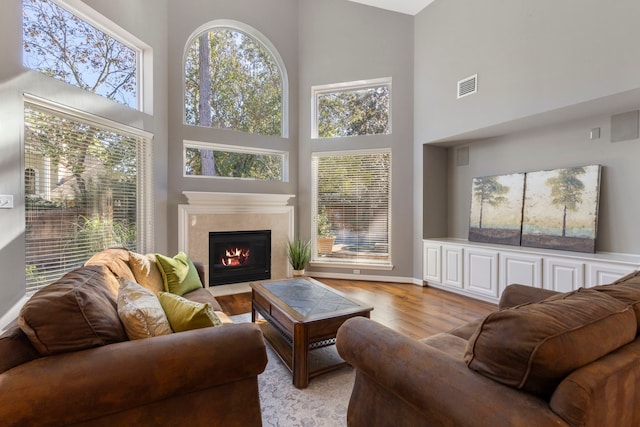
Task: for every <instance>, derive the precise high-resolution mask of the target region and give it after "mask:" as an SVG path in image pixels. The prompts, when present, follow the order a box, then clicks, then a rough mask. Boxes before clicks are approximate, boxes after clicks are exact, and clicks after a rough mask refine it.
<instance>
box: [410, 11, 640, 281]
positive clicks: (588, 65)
mask: <svg viewBox="0 0 640 427" xmlns="http://www.w3.org/2000/svg"><path fill="white" fill-rule="evenodd" d="M639 17H640V3H639V2H637V1H635V0H620V1H616V2H604V1H599V0H589V1H579V2H578V1H566V2H557V1H552V0H542V1H536V2H531V1H526V0H512V1H509V2H505V1H498V0H487V1H483V2H468V1H465V0H436V1H435V2H434V3H432V4H431V5H430V6H428V7H427V8H426V9H425V10H424V11H422V12H421V13H420V14H419V15H418V16H417V17H416V23H415V25H416V32H415V34H416V36H415V37H416V41H415V75H416V79H415V104H414V105H415V111H414V113H415V126H414V129H415V135H414V149H415V150H416V152H417V153H425V156H429V154H428V153H427V151H425V150H423V147H422V146H423V144H425V143H427V144H435V145H440V146H443V147H451V146H452V145H460V144H464V145H468V146H469V151H470V163H469V165H468V166H456V165H455V148H449V149H448V151H449V153H448V162H447V168H446V169H447V170H446V172H443V171H440V173H437V174H436V176H435V177H434V176H433V174H430V175H429V174H427V173H426V171H417V172H418V173H419V174H420V175H421V177H420V178H416V183H415V186H416V188H415V189H414V193H415V199H416V200H421V198H422V196H423V194H424V193H426V192H427V190H428V188H429V187H430V186H433V185H435V184H434V181H439V182H445V183H446V188H447V191H448V200H447V206H446V207H441V208H440V209H438V208H435V209H434V206H433V205H430V204H429V202H428V201H427V200H426V199H425V200H424V201H423V202H422V205H423V210H424V213H425V217H424V221H423V224H422V226H423V232H422V233H420V234H422V235H423V236H425V237H436V236H434V235H433V230H434V229H435V230H438V229H439V230H442V231H443V235H442V236H450V237H459V238H466V237H467V233H468V221H469V208H470V196H471V194H470V193H471V180H472V178H473V177H475V176H483V175H493V174H503V173H511V172H527V171H534V170H545V169H552V168H556V167H564V166H577V165H586V164H601V165H603V175H602V186H601V200H600V218H599V232H598V236H597V243H596V247H597V250H598V251H611V252H625V253H640V241H638V239H635V238H634V236H637V235H639V234H640V224H638V221H637V219H636V218H637V216H638V213H640V200H639V198H638V197H637V196H636V194H637V190H635V188H634V187H635V183H636V182H638V181H639V180H640V170H639V169H638V168H637V167H636V166H635V165H634V159H635V158H637V156H638V154H639V151H640V146H639V144H638V143H639V142H640V141H638V140H632V141H625V142H619V143H611V142H610V116H611V115H612V114H615V113H621V112H625V111H630V110H635V109H639V108H640V96H639V94H640V91H639V90H638V89H639V88H640V73H639V72H638V70H640V55H638V49H637V40H638V39H639V38H640V27H638V25H637V20H638V18H639ZM475 73H478V93H477V94H474V95H471V96H468V97H465V98H462V99H459V100H458V99H456V94H455V90H456V83H457V81H458V80H460V79H462V78H464V77H467V76H469V75H472V74H475ZM594 127H600V128H602V136H601V138H600V139H599V140H594V141H591V140H589V138H588V135H589V130H590V129H591V128H594ZM427 160H428V159H427ZM427 160H425V162H424V163H425V165H426V164H427ZM425 167H426V166H425ZM427 214H429V215H431V217H432V218H433V223H434V224H438V225H437V226H433V227H431V226H432V222H431V220H430V219H429V217H428V216H427ZM443 220H445V221H446V223H447V227H446V230H443V229H442V228H443V227H442V221H443ZM429 228H430V229H429ZM442 236H440V237H442ZM418 244H419V242H418V241H416V242H414V247H417V246H418ZM414 271H415V272H416V273H418V272H419V266H418V265H415V266H414Z"/></svg>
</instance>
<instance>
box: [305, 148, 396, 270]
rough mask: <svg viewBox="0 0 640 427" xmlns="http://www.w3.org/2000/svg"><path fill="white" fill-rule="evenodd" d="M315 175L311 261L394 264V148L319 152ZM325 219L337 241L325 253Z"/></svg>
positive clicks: (315, 160) (316, 154) (314, 166)
mask: <svg viewBox="0 0 640 427" xmlns="http://www.w3.org/2000/svg"><path fill="white" fill-rule="evenodd" d="M312 173H313V194H312V206H313V212H314V217H313V237H314V238H313V239H312V241H313V242H314V244H315V246H314V251H313V259H312V261H313V262H326V263H343V264H368V265H391V252H390V249H391V150H365V151H345V152H338V153H314V154H313V157H312ZM323 216H325V218H323ZM325 219H326V222H328V224H329V229H330V233H329V234H330V235H331V236H335V242H334V244H333V249H332V250H331V251H325V250H323V251H322V253H320V252H321V251H319V249H318V244H317V242H318V240H317V238H318V236H319V234H322V230H319V228H321V225H322V223H323V222H324V220H325Z"/></svg>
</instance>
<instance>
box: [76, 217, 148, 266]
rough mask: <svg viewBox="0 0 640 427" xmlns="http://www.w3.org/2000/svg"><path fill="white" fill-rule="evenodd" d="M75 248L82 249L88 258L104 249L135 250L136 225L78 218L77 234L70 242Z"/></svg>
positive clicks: (98, 218)
mask: <svg viewBox="0 0 640 427" xmlns="http://www.w3.org/2000/svg"><path fill="white" fill-rule="evenodd" d="M69 243H70V244H71V245H72V246H74V247H82V248H84V249H85V250H86V252H87V258H88V257H89V256H91V255H93V254H95V253H97V252H100V251H101V250H103V249H106V248H111V247H124V248H129V249H134V248H135V244H136V227H135V225H134V224H127V223H123V222H118V221H114V220H113V219H111V218H108V217H104V216H103V217H99V216H95V217H93V218H87V217H85V216H80V217H78V222H77V224H76V232H75V234H74V235H73V237H72V238H71V239H70V242H69Z"/></svg>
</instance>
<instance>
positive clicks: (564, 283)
mask: <svg viewBox="0 0 640 427" xmlns="http://www.w3.org/2000/svg"><path fill="white" fill-rule="evenodd" d="M584 270H585V263H584V262H581V261H573V260H569V259H563V258H546V259H545V266H544V271H545V277H544V288H545V289H551V290H553V291H558V292H570V291H574V290H576V289H578V288H580V287H582V286H584Z"/></svg>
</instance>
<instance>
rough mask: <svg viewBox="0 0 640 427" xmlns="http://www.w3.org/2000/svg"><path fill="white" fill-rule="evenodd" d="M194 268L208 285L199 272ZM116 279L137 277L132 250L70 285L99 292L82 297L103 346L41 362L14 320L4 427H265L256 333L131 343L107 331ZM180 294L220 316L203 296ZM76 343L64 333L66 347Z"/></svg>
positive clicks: (203, 333) (8, 337)
mask: <svg viewBox="0 0 640 427" xmlns="http://www.w3.org/2000/svg"><path fill="white" fill-rule="evenodd" d="M196 267H197V269H198V273H199V275H200V277H201V278H202V277H203V269H202V265H198V264H196ZM119 277H128V278H130V279H133V275H132V272H131V270H130V269H129V252H128V251H126V250H123V249H110V250H107V251H104V252H102V253H100V254H98V255H96V256H95V257H93V258H92V259H91V260H90V261H89V262H87V264H85V266H84V267H82V268H80V269H79V270H76V271H75V272H73V275H72V277H71V279H69V278H67V279H66V280H67V282H68V281H69V280H75V281H86V282H87V283H89V282H90V284H91V286H92V287H93V288H92V291H91V292H97V293H98V294H99V295H98V297H96V298H93V299H91V298H87V299H83V298H84V297H83V296H82V295H80V296H79V297H77V299H78V301H77V302H78V304H80V305H84V309H85V310H93V315H94V316H95V314H96V310H103V313H104V321H103V322H102V323H100V321H98V322H97V323H98V326H95V329H96V331H91V332H92V333H93V332H95V333H96V334H100V335H101V338H100V340H102V342H96V343H95V344H91V347H90V348H86V349H83V350H79V351H69V352H64V351H57V352H55V354H51V355H43V354H41V352H39V351H38V350H37V349H36V347H34V345H32V342H31V341H30V340H29V337H28V336H27V335H25V333H24V332H23V331H22V330H21V329H20V327H19V325H18V322H13V323H12V324H11V325H10V326H9V327H8V328H7V330H6V331H5V333H4V334H3V335H2V336H0V424H1V425H3V426H60V425H74V426H134V425H135V426H138V425H139V426H147V425H153V426H182V425H185V426H186V425H189V426H193V425H196V426H197V425H225V426H260V425H261V423H262V422H261V411H260V400H259V395H258V382H257V376H258V375H259V374H260V373H261V372H263V371H264V368H265V366H266V363H267V355H266V350H265V346H264V340H263V337H262V333H261V331H260V330H259V328H258V327H257V326H256V325H254V324H251V323H244V324H223V325H222V326H217V327H207V328H201V329H195V330H189V331H184V332H179V333H171V334H168V335H161V336H154V337H152V338H145V339H137V340H133V341H129V340H128V339H127V335H126V333H124V331H123V330H122V326H121V325H120V326H118V325H117V324H116V323H112V324H111V326H110V328H107V327H106V326H105V325H108V324H109V323H108V319H114V316H116V317H115V319H117V312H116V310H117V309H116V305H117V304H116V296H117V283H118V281H117V278H119ZM63 279H64V278H63ZM63 279H61V280H63ZM59 282H60V281H59ZM93 297H95V295H93ZM184 297H185V298H187V299H190V300H193V301H198V302H209V303H210V304H211V305H212V306H213V307H214V309H215V310H221V309H220V306H219V304H218V302H217V301H216V300H215V298H213V296H212V295H211V293H209V292H208V291H207V290H206V289H197V290H194V291H192V292H190V293H188V294H186V295H184ZM32 299H33V297H32ZM98 300H100V302H96V301H98ZM105 301H106V302H105ZM27 304H28V303H27ZM54 306H55V304H54ZM100 315H101V313H99V316H98V317H100ZM51 317H52V318H53V317H54V315H52V316H51ZM221 317H223V318H224V316H222V315H221ZM58 320H60V319H58ZM116 321H117V320H116ZM58 323H59V322H58ZM225 323H228V321H227V322H225ZM94 325H95V323H94ZM62 326H64V324H63V325H62ZM78 329H79V328H78ZM97 329H102V330H101V331H98V330H97ZM109 329H111V330H109ZM42 333H43V334H44V333H47V334H51V333H55V332H52V331H49V330H44V331H43V332H42ZM105 337H106V338H105ZM66 338H68V340H67V339H66ZM74 338H75V337H74V336H73V334H68V336H62V337H61V338H60V341H62V342H61V343H60V345H63V346H64V345H67V344H68V343H67V342H66V341H73V339H74ZM100 340H98V341H100Z"/></svg>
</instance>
